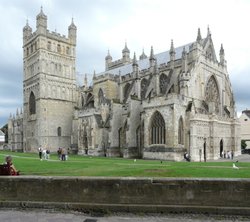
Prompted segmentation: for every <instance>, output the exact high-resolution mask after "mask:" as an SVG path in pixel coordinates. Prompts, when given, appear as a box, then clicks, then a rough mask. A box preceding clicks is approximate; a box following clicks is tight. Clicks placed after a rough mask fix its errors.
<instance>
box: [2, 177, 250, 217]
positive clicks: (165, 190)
mask: <svg viewBox="0 0 250 222" xmlns="http://www.w3.org/2000/svg"><path fill="white" fill-rule="evenodd" d="M249 186H250V179H195V178H194V179H187V178H177V179H176V178H154V179H153V178H102V177H98V178H95V177H91V178H90V177H34V176H19V177H8V176H2V177H0V207H11V208H14V207H18V208H20V207H21V208H60V209H67V210H78V211H84V212H89V211H98V212H117V211H120V212H121V211H123V212H134V213H138V212H147V213H216V214H230V215H233V214H239V215H250V207H249V206H250V198H249V197H250V190H249Z"/></svg>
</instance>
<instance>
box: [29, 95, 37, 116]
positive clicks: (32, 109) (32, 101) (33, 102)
mask: <svg viewBox="0 0 250 222" xmlns="http://www.w3.org/2000/svg"><path fill="white" fill-rule="evenodd" d="M29 111H30V115H32V114H36V97H35V95H34V93H33V92H31V93H30V98H29Z"/></svg>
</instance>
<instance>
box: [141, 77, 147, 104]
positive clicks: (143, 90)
mask: <svg viewBox="0 0 250 222" xmlns="http://www.w3.org/2000/svg"><path fill="white" fill-rule="evenodd" d="M147 86H148V80H147V79H145V78H144V79H142V81H141V98H142V99H145V95H146V92H147Z"/></svg>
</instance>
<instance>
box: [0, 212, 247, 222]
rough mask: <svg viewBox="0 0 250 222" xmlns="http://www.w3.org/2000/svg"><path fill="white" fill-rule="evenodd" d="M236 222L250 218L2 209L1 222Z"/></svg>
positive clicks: (0, 213)
mask: <svg viewBox="0 0 250 222" xmlns="http://www.w3.org/2000/svg"><path fill="white" fill-rule="evenodd" d="M71 221H72V222H165V221H166V222H206V221H207V222H214V221H220V222H236V221H245V222H246V221H249V222H250V217H240V216H221V215H219V216H218V215H217V216H216V215H213V216H211V215H210V216H208V215H192V214H190V215H189V214H188V215H164V216H160V215H151V216H146V215H143V214H142V215H132V214H128V215H112V216H108V217H94V216H88V215H85V214H81V213H74V212H68V213H63V212H55V211H54V212H53V211H45V210H41V211H39V210H37V209H36V210H31V211H27V210H24V211H21V210H5V209H0V222H71Z"/></svg>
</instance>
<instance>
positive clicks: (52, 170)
mask: <svg viewBox="0 0 250 222" xmlns="http://www.w3.org/2000/svg"><path fill="white" fill-rule="evenodd" d="M6 155H11V156H12V157H13V162H14V165H15V167H16V168H17V169H18V170H20V171H21V175H42V176H106V177H190V178H191V177H198V178H250V162H239V163H237V166H238V167H239V168H240V169H239V170H236V169H233V168H232V161H228V162H206V163H204V162H170V161H163V162H162V163H161V161H159V160H141V159H139V160H137V161H136V162H134V160H131V159H122V158H104V157H85V156H78V155H70V157H69V160H68V161H59V160H58V158H57V155H56V154H52V155H51V157H50V160H48V161H47V160H43V161H40V160H39V158H38V154H36V153H16V152H10V151H9V152H8V151H0V159H1V158H2V160H3V161H2V162H4V157H5V156H6ZM0 162H1V161H0Z"/></svg>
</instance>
